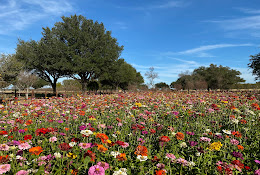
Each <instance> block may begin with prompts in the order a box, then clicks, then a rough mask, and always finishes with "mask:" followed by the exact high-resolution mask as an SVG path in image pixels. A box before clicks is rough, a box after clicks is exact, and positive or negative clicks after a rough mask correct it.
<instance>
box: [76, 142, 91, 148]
mask: <svg viewBox="0 0 260 175" xmlns="http://www.w3.org/2000/svg"><path fill="white" fill-rule="evenodd" d="M91 145H92V144H91V143H80V144H79V146H80V147H81V148H82V149H88V148H90V147H91Z"/></svg>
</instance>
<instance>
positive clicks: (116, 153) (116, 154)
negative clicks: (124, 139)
mask: <svg viewBox="0 0 260 175" xmlns="http://www.w3.org/2000/svg"><path fill="white" fill-rule="evenodd" d="M110 154H111V155H112V156H114V158H116V156H118V155H119V154H120V152H118V151H111V153H110Z"/></svg>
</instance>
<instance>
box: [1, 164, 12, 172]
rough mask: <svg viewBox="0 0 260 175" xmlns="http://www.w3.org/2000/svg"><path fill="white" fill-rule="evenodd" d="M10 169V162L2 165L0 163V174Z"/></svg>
mask: <svg viewBox="0 0 260 175" xmlns="http://www.w3.org/2000/svg"><path fill="white" fill-rule="evenodd" d="M10 169H11V165H10V164H3V165H0V174H4V173H6V172H8V171H10Z"/></svg>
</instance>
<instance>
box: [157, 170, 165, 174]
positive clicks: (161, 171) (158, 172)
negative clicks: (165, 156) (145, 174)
mask: <svg viewBox="0 0 260 175" xmlns="http://www.w3.org/2000/svg"><path fill="white" fill-rule="evenodd" d="M155 175H166V172H165V170H159V171H156V174H155Z"/></svg>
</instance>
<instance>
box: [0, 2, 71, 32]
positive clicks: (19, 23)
mask: <svg viewBox="0 0 260 175" xmlns="http://www.w3.org/2000/svg"><path fill="white" fill-rule="evenodd" d="M2 3H3V2H2ZM0 5H1V6H0V21H1V23H0V34H2V35H9V34H10V33H11V32H13V31H19V30H24V29H25V28H27V27H28V26H29V25H30V24H33V23H35V22H37V21H39V20H42V19H46V18H47V17H48V18H50V17H57V16H61V15H62V14H64V13H67V12H71V11H72V10H73V8H72V5H71V4H70V3H69V2H68V1H67V0H37V1H32V0H10V1H8V3H5V4H1V2H0Z"/></svg>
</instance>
